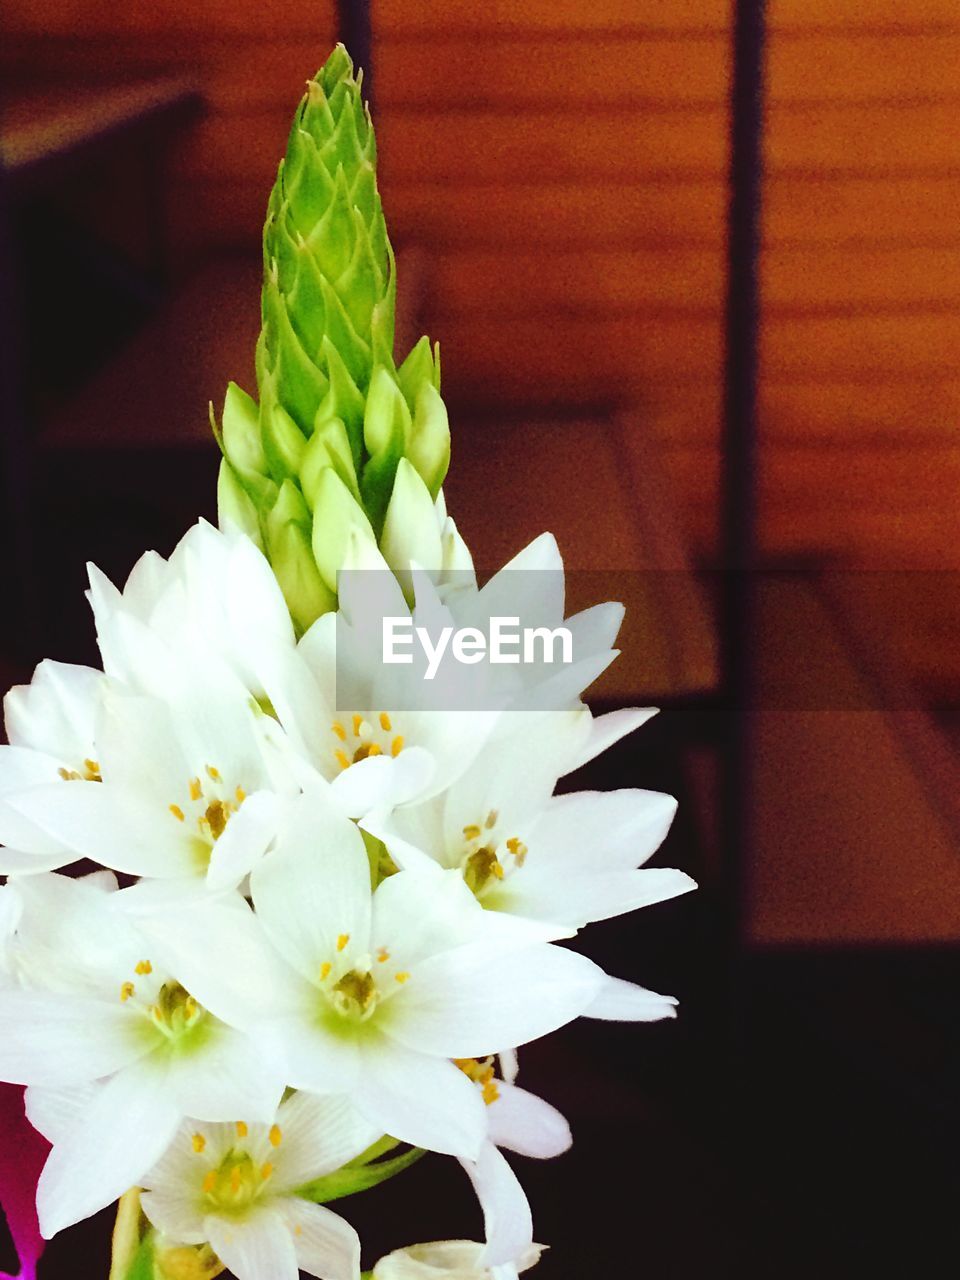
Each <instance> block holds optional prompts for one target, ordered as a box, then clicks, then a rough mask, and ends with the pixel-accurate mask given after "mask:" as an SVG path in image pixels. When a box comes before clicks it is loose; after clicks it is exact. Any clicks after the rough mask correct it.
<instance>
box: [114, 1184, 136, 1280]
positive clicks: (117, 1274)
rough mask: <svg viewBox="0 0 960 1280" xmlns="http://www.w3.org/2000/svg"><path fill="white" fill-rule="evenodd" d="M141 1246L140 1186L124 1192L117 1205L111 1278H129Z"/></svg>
mask: <svg viewBox="0 0 960 1280" xmlns="http://www.w3.org/2000/svg"><path fill="white" fill-rule="evenodd" d="M139 1248H140V1188H139V1187H131V1188H130V1190H129V1191H126V1192H124V1194H123V1195H122V1196H121V1197H120V1202H119V1204H118V1205H117V1219H116V1222H115V1223H114V1225H113V1239H112V1241H111V1245H110V1277H109V1280H127V1276H128V1275H129V1274H130V1269H131V1267H132V1266H133V1262H134V1259H135V1258H136V1256H137V1250H138V1249H139Z"/></svg>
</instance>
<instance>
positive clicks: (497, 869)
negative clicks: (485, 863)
mask: <svg viewBox="0 0 960 1280" xmlns="http://www.w3.org/2000/svg"><path fill="white" fill-rule="evenodd" d="M490 870H491V871H492V872H493V874H494V876H496V878H497V879H498V880H502V879H503V866H502V865H501V864H500V863H499V862H496V861H494V862H492V863H491V864H490Z"/></svg>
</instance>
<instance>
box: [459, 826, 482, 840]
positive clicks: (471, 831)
mask: <svg viewBox="0 0 960 1280" xmlns="http://www.w3.org/2000/svg"><path fill="white" fill-rule="evenodd" d="M463 834H464V835H465V836H466V837H467V839H468V840H479V839H480V828H479V827H478V826H477V824H476V823H475V822H471V823H470V825H469V826H468V827H464V828H463Z"/></svg>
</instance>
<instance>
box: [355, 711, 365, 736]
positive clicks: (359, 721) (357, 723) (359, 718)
mask: <svg viewBox="0 0 960 1280" xmlns="http://www.w3.org/2000/svg"><path fill="white" fill-rule="evenodd" d="M362 724H363V716H361V715H354V717H353V736H354V737H355V738H359V737H360V726H361V725H362Z"/></svg>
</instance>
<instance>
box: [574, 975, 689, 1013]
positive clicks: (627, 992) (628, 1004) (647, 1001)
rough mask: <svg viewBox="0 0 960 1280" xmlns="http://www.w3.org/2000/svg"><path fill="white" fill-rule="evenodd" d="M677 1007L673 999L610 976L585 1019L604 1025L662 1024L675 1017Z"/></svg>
mask: <svg viewBox="0 0 960 1280" xmlns="http://www.w3.org/2000/svg"><path fill="white" fill-rule="evenodd" d="M676 1006H677V1001H676V1000H675V999H674V997H673V996H661V995H658V994H657V992H656V991H648V990H647V989H646V988H645V987H638V986H637V985H636V984H635V983H633V982H624V981H623V979H622V978H609V977H608V978H607V980H606V982H605V984H604V986H603V988H602V989H601V991H600V993H599V994H598V996H597V998H596V1000H594V1002H593V1004H591V1005H590V1006H589V1008H587V1009H584V1011H583V1016H584V1017H585V1018H598V1019H601V1020H602V1021H604V1022H659V1021H660V1020H661V1019H662V1018H675V1017H676V1016H677V1009H676Z"/></svg>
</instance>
